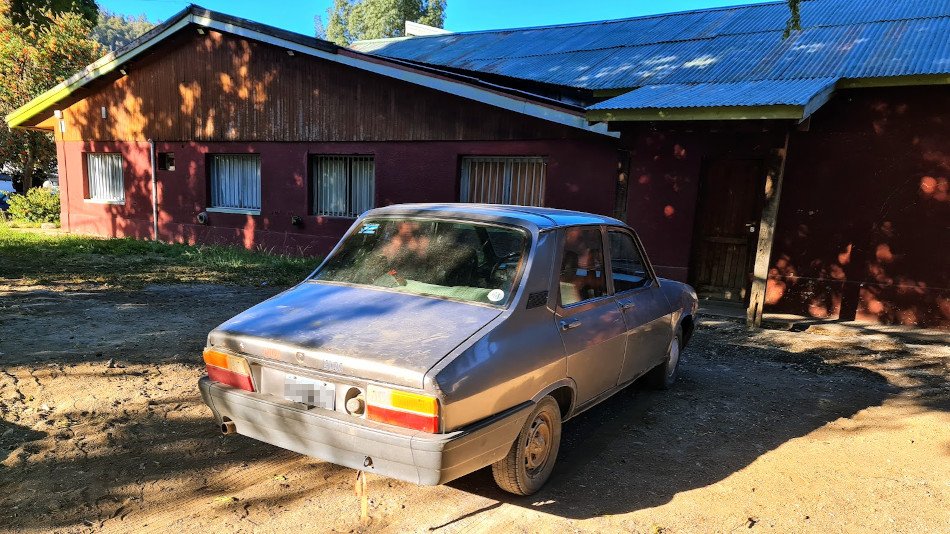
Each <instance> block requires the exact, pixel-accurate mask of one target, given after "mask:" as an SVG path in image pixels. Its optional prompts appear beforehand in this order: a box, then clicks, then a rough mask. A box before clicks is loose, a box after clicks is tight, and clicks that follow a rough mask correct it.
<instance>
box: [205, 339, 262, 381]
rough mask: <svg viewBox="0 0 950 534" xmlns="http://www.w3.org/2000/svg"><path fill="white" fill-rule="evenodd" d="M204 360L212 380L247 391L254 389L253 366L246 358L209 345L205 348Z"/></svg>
mask: <svg viewBox="0 0 950 534" xmlns="http://www.w3.org/2000/svg"><path fill="white" fill-rule="evenodd" d="M204 360H205V369H206V370H207V372H208V377H209V378H211V380H214V381H215V382H221V383H223V384H227V385H229V386H232V387H236V388H239V389H243V390H245V391H254V383H253V382H251V366H250V365H249V364H248V363H247V360H246V359H244V358H242V357H240V356H233V355H231V354H227V353H224V352H221V351H218V350H215V349H213V348H211V347H208V348H206V349H205V350H204Z"/></svg>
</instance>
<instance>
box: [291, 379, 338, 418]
mask: <svg viewBox="0 0 950 534" xmlns="http://www.w3.org/2000/svg"><path fill="white" fill-rule="evenodd" d="M284 398H285V399H287V400H291V401H294V402H302V403H304V404H307V405H310V406H317V407H319V408H324V409H326V410H332V409H334V404H335V403H334V401H335V400H336V386H334V385H333V384H330V383H329V382H323V381H321V380H314V379H312V378H305V377H302V376H296V375H291V374H288V375H287V376H285V377H284Z"/></svg>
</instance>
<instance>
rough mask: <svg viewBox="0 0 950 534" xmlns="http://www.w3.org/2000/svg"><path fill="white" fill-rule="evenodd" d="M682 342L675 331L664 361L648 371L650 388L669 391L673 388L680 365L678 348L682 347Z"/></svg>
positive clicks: (681, 336) (679, 334)
mask: <svg viewBox="0 0 950 534" xmlns="http://www.w3.org/2000/svg"><path fill="white" fill-rule="evenodd" d="M682 340H683V334H682V333H681V332H680V331H679V330H677V331H676V334H674V335H673V340H672V341H670V348H669V349H668V350H667V353H666V361H664V362H663V363H661V364H660V365H657V366H656V367H655V368H654V369H653V370H652V371H650V376H649V377H648V381H649V385H650V386H652V387H654V388H656V389H669V388H670V387H672V386H673V383H674V382H676V375H677V373H678V372H679V365H680V347H682V346H683V343H682Z"/></svg>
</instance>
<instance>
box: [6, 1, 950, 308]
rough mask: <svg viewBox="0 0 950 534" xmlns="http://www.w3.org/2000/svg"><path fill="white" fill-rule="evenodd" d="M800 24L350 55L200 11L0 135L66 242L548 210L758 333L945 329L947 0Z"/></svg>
mask: <svg viewBox="0 0 950 534" xmlns="http://www.w3.org/2000/svg"><path fill="white" fill-rule="evenodd" d="M801 9H802V11H801V15H802V30H800V31H796V32H793V33H792V34H791V35H790V36H789V37H788V38H787V39H785V38H783V35H782V33H783V30H784V28H785V23H786V20H787V17H788V11H787V7H786V4H785V2H784V1H782V2H774V3H767V4H758V5H752V6H738V7H730V8H720V9H707V10H699V11H690V12H682V13H673V14H667V15H658V16H651V17H637V18H632V19H622V20H614V21H604V22H596V23H583V24H570V25H559V26H548V27H538V28H522V29H509V30H496V31H481V32H466V33H434V34H432V35H418V36H412V37H406V38H397V39H384V40H374V41H364V42H359V43H355V44H354V46H353V47H352V48H351V49H342V48H339V47H335V46H333V45H331V44H329V43H325V42H323V41H319V40H316V39H312V38H307V37H303V36H300V35H295V34H289V33H287V32H283V31H281V30H277V29H275V28H270V27H267V26H263V25H260V24H256V23H253V22H250V21H246V20H241V19H235V18H233V17H227V16H225V15H221V14H218V13H213V12H209V11H206V10H203V9H201V8H196V7H192V8H189V9H187V10H185V11H183V12H182V13H181V14H179V15H178V16H176V17H174V18H173V19H171V20H169V21H168V22H167V23H165V24H164V25H162V26H161V27H159V28H156V29H155V30H153V31H152V32H150V33H149V34H147V35H146V36H143V38H142V39H140V40H139V41H137V42H136V43H133V44H132V45H131V46H130V47H129V48H127V49H125V50H124V51H120V52H119V53H118V54H117V55H114V56H107V57H106V58H103V60H100V62H97V63H96V64H94V65H91V66H90V67H89V68H87V69H86V70H85V71H83V72H81V73H78V74H77V75H76V76H74V77H73V78H72V79H70V80H67V81H66V82H64V84H61V85H60V86H58V87H57V88H55V89H53V90H51V91H50V92H49V93H47V94H45V95H41V96H40V97H38V98H37V99H36V100H34V101H33V102H31V103H29V104H27V105H26V106H24V107H23V108H21V109H20V110H17V111H15V112H14V113H13V114H11V115H10V116H8V117H7V122H8V124H10V125H11V126H19V127H34V128H41V129H47V130H53V131H55V136H56V140H57V147H58V150H59V158H60V159H59V165H60V173H59V174H60V177H61V187H62V189H63V191H64V194H63V199H64V200H63V221H64V226H66V227H67V228H69V229H71V230H76V231H92V232H96V233H102V234H106V235H134V236H138V237H158V238H159V239H162V240H169V241H188V242H216V241H231V242H238V243H241V244H243V245H245V246H263V247H267V248H281V249H297V250H303V251H313V252H316V253H320V252H324V251H325V250H326V248H327V247H328V246H329V245H330V244H331V243H332V242H333V241H335V240H336V239H337V238H338V237H339V236H340V235H341V233H342V232H343V231H344V230H345V228H346V227H347V226H348V224H349V221H351V220H352V217H353V216H354V215H356V214H357V213H358V212H360V211H361V210H363V209H365V208H366V207H369V206H371V205H384V204H388V203H395V202H404V201H474V202H509V203H521V204H543V205H546V206H550V207H564V208H572V209H581V210H587V211H593V212H597V213H605V214H613V215H616V216H618V217H621V218H624V219H626V220H627V221H628V222H630V223H631V224H632V225H633V226H634V227H635V228H637V230H638V231H639V233H640V235H641V237H642V239H643V241H644V242H645V244H646V248H647V250H649V251H650V253H651V259H652V260H653V263H654V264H656V265H657V267H658V270H659V271H660V273H661V274H662V275H665V276H669V277H672V278H676V279H681V280H686V281H689V282H691V283H692V284H693V285H694V286H695V287H696V288H697V291H698V292H699V293H700V295H701V296H702V297H704V298H708V299H716V300H719V301H723V302H727V303H734V304H735V305H736V306H741V307H744V308H746V309H747V313H748V317H749V320H750V321H751V322H752V323H758V322H759V321H761V318H762V314H763V313H764V312H785V313H793V314H799V315H806V316H812V317H820V318H839V319H853V318H857V319H861V320H867V321H874V322H881V323H896V324H907V325H918V326H941V327H948V326H950V254H948V253H947V250H948V248H950V247H948V246H950V224H948V221H950V192H948V178H950V150H948V149H947V148H946V147H947V146H950V121H948V120H947V119H946V117H948V116H950V90H948V87H947V85H948V84H950V2H946V1H945V0H944V1H921V0H806V1H805V2H803V3H802V8H801ZM419 33H423V34H424V33H426V32H419ZM150 140H151V143H152V145H154V149H152V148H151V145H150V144H149V141H150ZM150 150H151V151H152V152H154V154H155V155H154V157H151V152H150ZM153 162H154V164H155V167H156V171H155V172H154V173H152V172H151V165H152V163H153ZM153 183H154V187H153V185H152V184H153ZM153 191H154V192H155V193H156V202H154V203H153V202H152V200H151V195H152V192H153ZM153 210H154V211H155V214H154V215H153Z"/></svg>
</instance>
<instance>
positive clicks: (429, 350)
mask: <svg viewBox="0 0 950 534" xmlns="http://www.w3.org/2000/svg"><path fill="white" fill-rule="evenodd" d="M500 313H501V310H499V309H495V308H488V307H484V306H478V305H472V304H465V303H461V302H455V301H449V300H443V299H437V298H430V297H422V296H418V295H411V294H404V293H398V292H393V291H386V290H377V289H369V288H362V287H353V286H345V285H337V284H327V283H322V282H306V283H303V284H300V285H298V286H296V287H294V288H292V289H290V290H288V291H286V292H284V293H281V294H280V295H277V296H276V297H274V298H271V299H270V300H267V301H265V302H262V303H260V304H258V305H256V306H254V307H252V308H250V309H248V310H246V311H244V312H243V313H241V314H239V315H237V316H235V317H233V318H232V319H230V320H228V321H226V322H225V323H223V324H221V326H219V327H218V328H216V329H215V330H214V331H213V332H212V333H211V335H210V336H209V340H210V341H211V343H212V344H214V345H223V346H225V347H227V348H230V349H231V350H234V351H236V352H240V353H243V354H248V355H252V356H260V357H263V358H268V359H272V360H281V361H285V362H288V363H293V364H296V365H304V366H306V367H310V368H313V369H318V370H322V371H327V372H331V373H335V374H340V375H347V376H353V377H358V378H363V379H368V380H379V381H382V382H388V383H391V384H398V385H403V386H408V387H413V388H421V387H422V385H423V377H424V375H425V373H426V371H428V370H429V369H430V368H431V367H432V366H433V365H435V364H436V363H437V362H438V361H439V360H441V359H442V358H444V357H445V356H446V355H447V354H448V353H449V352H451V351H452V349H454V348H455V347H457V346H458V345H459V344H461V343H462V342H463V341H465V340H466V339H468V338H469V337H470V336H471V335H472V334H474V333H475V332H476V331H478V329H480V328H481V327H482V326H484V325H485V324H487V323H488V322H489V321H491V320H492V319H494V318H495V317H497V316H498V315H499V314H500Z"/></svg>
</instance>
